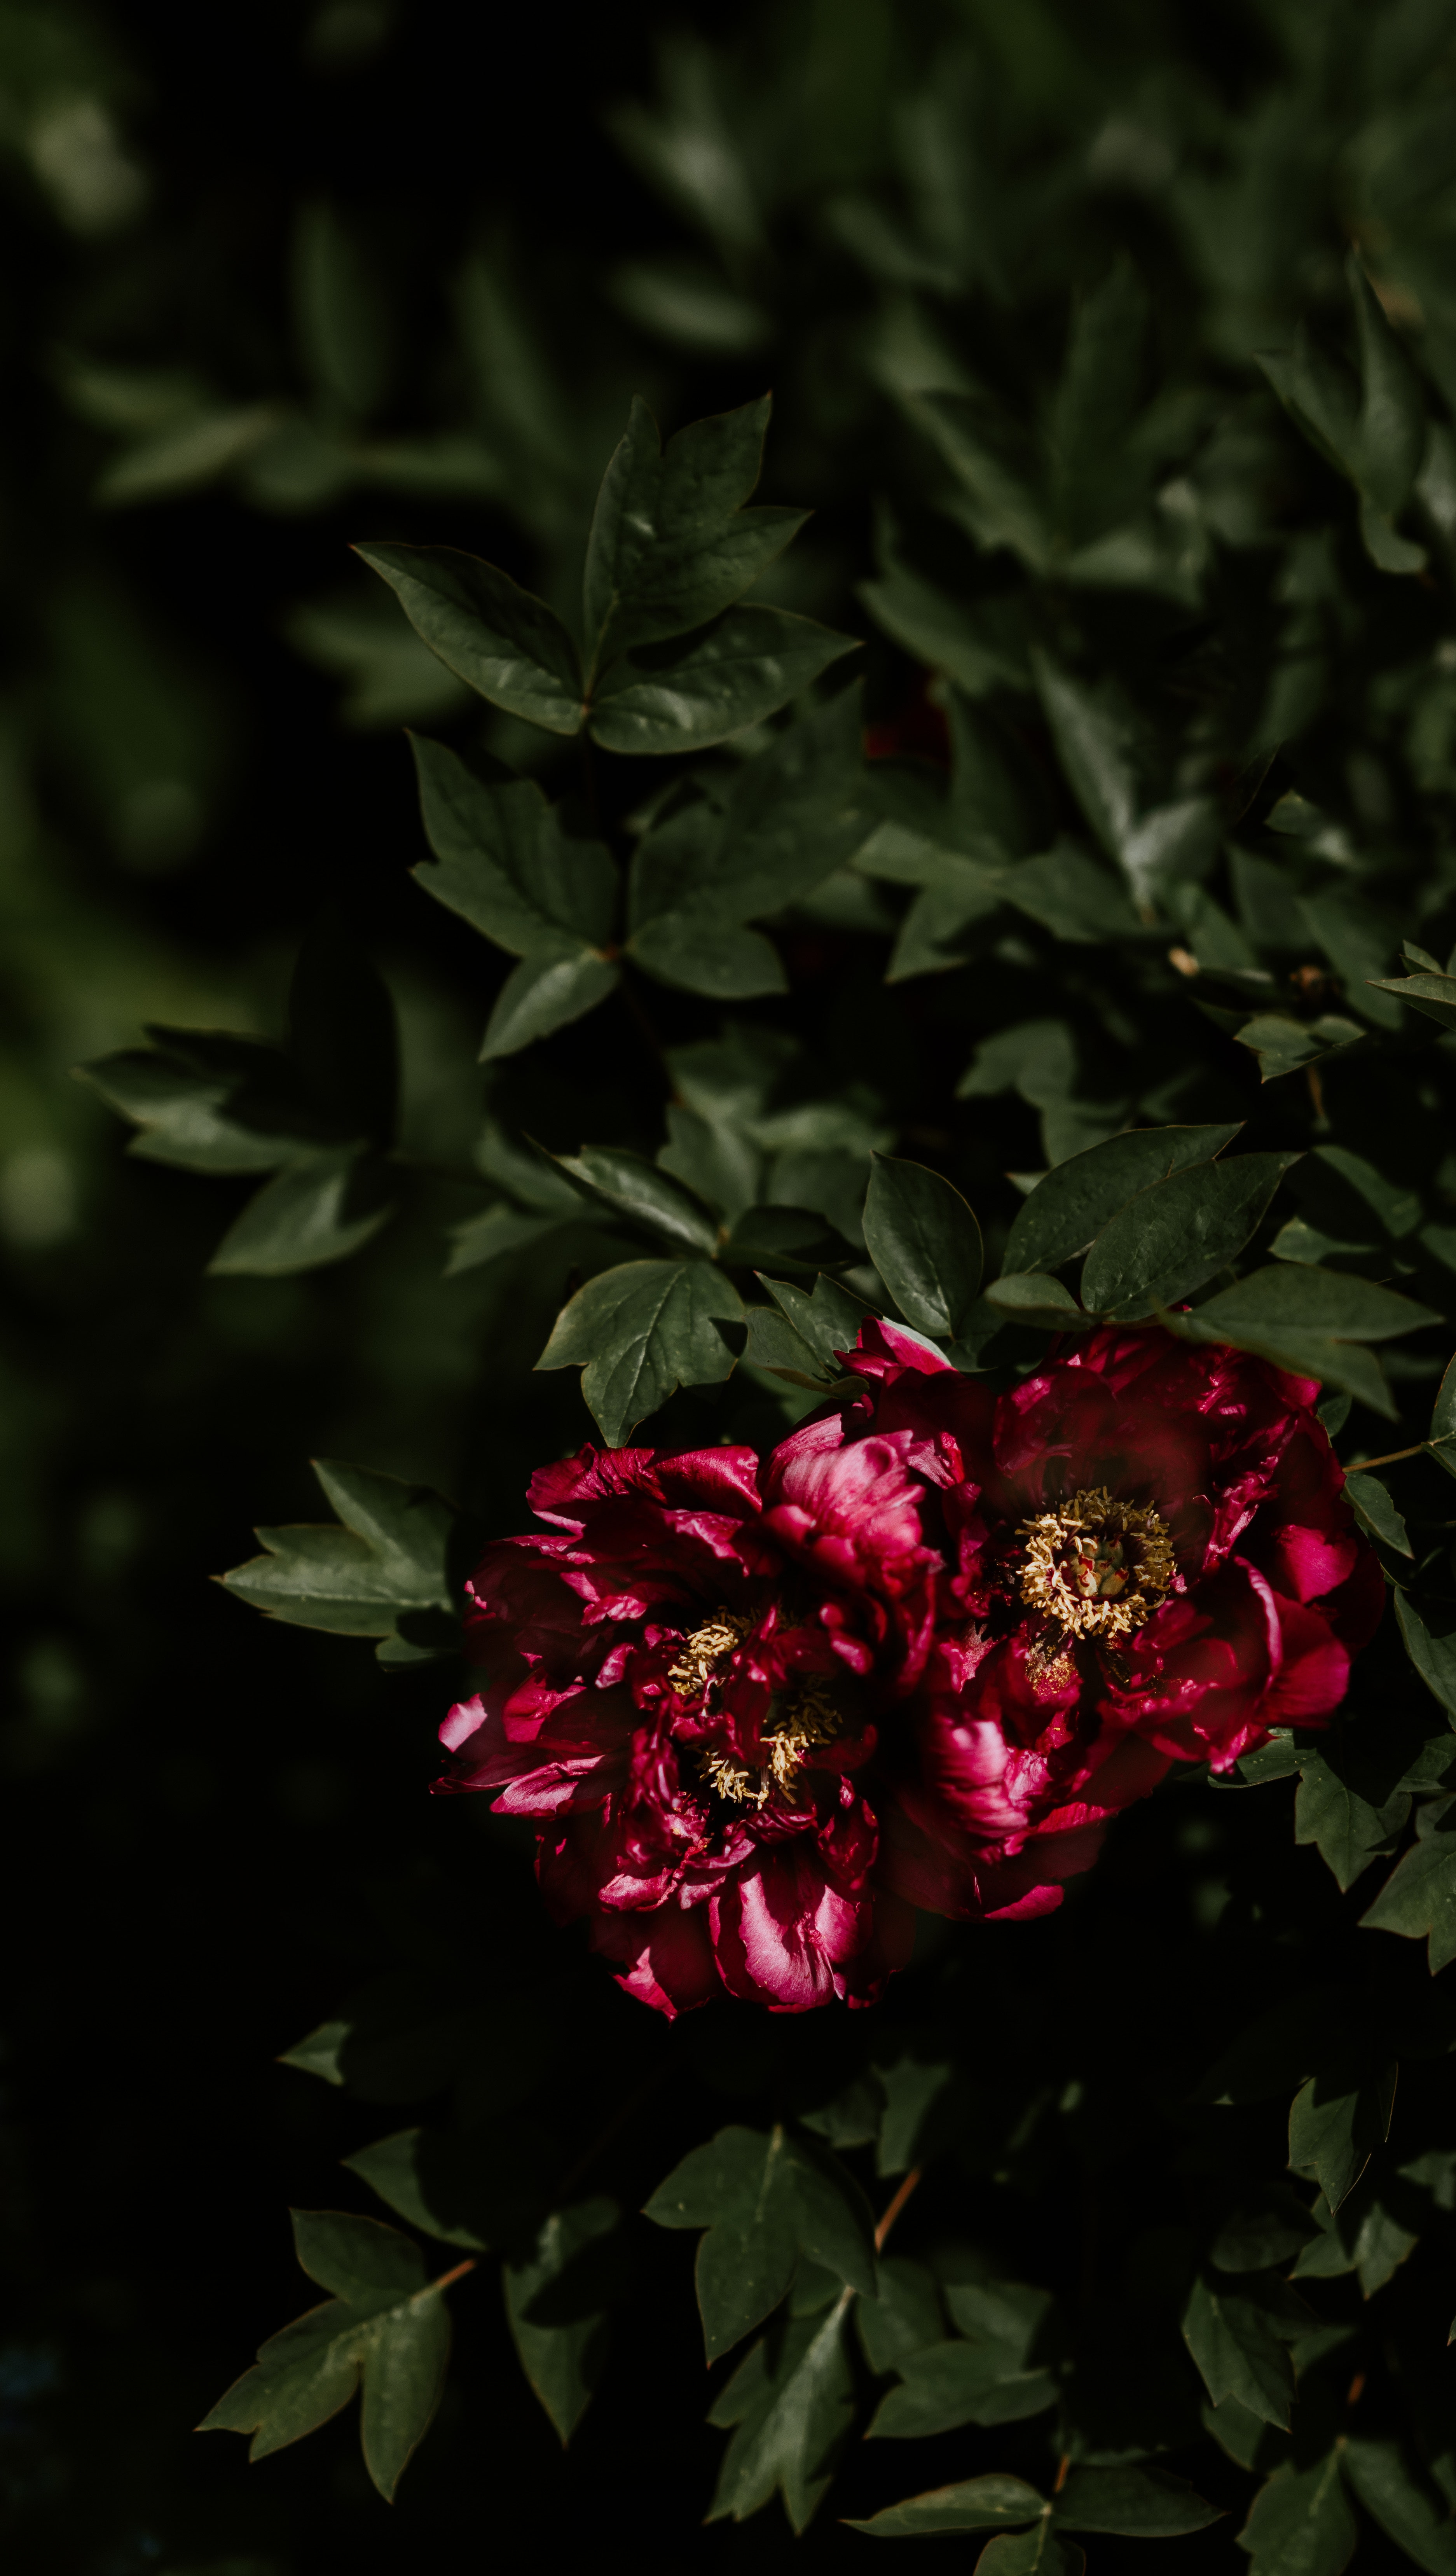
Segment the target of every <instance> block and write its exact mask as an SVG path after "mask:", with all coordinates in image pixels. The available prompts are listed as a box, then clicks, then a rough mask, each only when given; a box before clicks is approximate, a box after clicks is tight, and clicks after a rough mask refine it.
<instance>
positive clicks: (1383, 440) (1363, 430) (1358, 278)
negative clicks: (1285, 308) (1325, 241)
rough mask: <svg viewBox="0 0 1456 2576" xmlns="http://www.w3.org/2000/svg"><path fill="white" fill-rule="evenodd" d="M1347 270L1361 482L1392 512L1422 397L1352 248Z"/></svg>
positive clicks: (1412, 458)
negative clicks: (1355, 338)
mask: <svg viewBox="0 0 1456 2576" xmlns="http://www.w3.org/2000/svg"><path fill="white" fill-rule="evenodd" d="M1345 275H1346V280H1347V282H1348V285H1349V289H1350V293H1351V296H1352V297H1353V299H1354V304H1355V323H1356V328H1357V330H1358V332H1359V337H1360V386H1361V404H1360V418H1359V423H1358V426H1357V430H1356V441H1357V453H1358V458H1359V475H1360V481H1361V484H1362V486H1363V487H1364V489H1365V491H1366V492H1367V493H1368V494H1369V496H1370V498H1371V500H1372V501H1373V502H1374V504H1375V506H1376V508H1377V509H1378V510H1380V511H1382V512H1384V513H1385V514H1386V515H1387V516H1391V515H1393V514H1394V512H1396V511H1397V510H1403V509H1404V507H1405V505H1406V503H1407V501H1408V500H1409V499H1410V496H1411V489H1412V486H1413V485H1414V483H1415V479H1416V475H1417V473H1418V472H1419V470H1420V464H1421V459H1422V457H1423V456H1424V454H1425V449H1426V429H1427V423H1426V405H1425V397H1424V395H1423V393H1422V390H1421V380H1420V377H1419V376H1418V374H1417V373H1416V370H1415V367H1414V365H1413V364H1412V362H1411V359H1410V357H1409V355H1408V354H1407V351H1406V349H1405V347H1404V344H1403V343H1402V342H1401V341H1400V340H1399V339H1398V338H1397V336H1396V334H1395V332H1394V331H1393V330H1392V329H1391V326H1390V324H1389V322H1388V321H1387V320H1386V317H1385V312H1384V309H1383V307H1382V305H1381V303H1380V300H1379V298H1378V296H1377V295H1376V294H1375V292H1374V290H1373V288H1372V286H1371V284H1370V280H1369V278H1368V277H1367V276H1366V274H1365V271H1364V269H1363V268H1362V267H1361V265H1360V261H1359V258H1358V257H1357V255H1356V254H1355V253H1354V252H1352V253H1351V255H1350V257H1349V260H1348V261H1347V263H1346V268H1345ZM1411 551H1412V552H1413V553H1419V555H1420V559H1421V562H1422V563H1424V561H1425V553H1424V550H1423V549H1421V548H1412V549H1411ZM1376 561H1377V562H1378V561H1379V557H1378V556H1377V557H1376ZM1418 568H1419V567H1418V566H1417V565H1414V564H1412V565H1411V566H1409V567H1408V569H1410V570H1411V571H1415V570H1417V569H1418Z"/></svg>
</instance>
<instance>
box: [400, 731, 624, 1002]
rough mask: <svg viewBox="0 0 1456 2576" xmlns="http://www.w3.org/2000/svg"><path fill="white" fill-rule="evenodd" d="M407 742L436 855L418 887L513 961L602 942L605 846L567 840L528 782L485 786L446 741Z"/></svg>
mask: <svg viewBox="0 0 1456 2576" xmlns="http://www.w3.org/2000/svg"><path fill="white" fill-rule="evenodd" d="M412 740H413V748H414V755H415V766H416V769H417V771H418V774H419V789H420V813H421V816H422V819H423V822H424V827H425V836H426V839H427V840H428V841H429V844H430V847H431V849H432V850H433V851H434V853H435V858H434V863H433V864H432V863H431V862H430V861H428V860H426V861H425V862H423V863H422V865H421V866H419V867H417V868H416V869H415V870H414V875H415V878H416V880H417V882H418V883H419V884H420V885H422V886H423V887H424V889H425V892H426V893H427V894H432V895H433V896H434V897H435V900H436V902H437V903H443V904H447V905H448V906H449V908H450V910H451V911H452V912H457V913H459V914H460V916H461V918H462V920H465V921H468V922H469V923H470V926H471V928H472V929H473V930H478V931H480V932H481V933H482V934H483V935H484V937H485V938H487V939H492V940H494V941H495V943H496V946H497V947H499V948H504V949H507V950H508V951H509V952H510V954H511V955H512V956H513V957H534V956H538V955H546V956H553V957H580V955H581V953H582V951H583V949H590V950H593V951H599V950H601V949H602V948H603V947H605V945H606V944H607V942H608V941H609V940H610V938H611V936H612V923H613V916H614V913H615V910H616V901H617V871H616V869H615V867H614V866H613V864H612V860H611V857H610V855H609V853H608V852H607V851H606V850H605V849H604V848H603V847H602V844H601V843H600V842H599V841H578V840H573V839H572V837H571V836H570V834H569V833H567V832H566V831H565V830H564V828H563V826H562V821H561V810H560V808H559V806H555V805H548V804H547V802H546V799H545V797H544V796H543V794H542V792H541V790H540V788H539V787H538V786H537V785H536V783H535V781H534V780H533V779H525V778H512V779H505V780H502V781H501V782H499V783H498V784H487V783H486V782H485V781H483V780H482V779H479V778H477V777H476V776H475V773H474V772H473V770H470V769H467V767H466V765H465V763H464V761H463V760H462V759H461V758H460V756H459V754H458V753H457V752H453V751H449V750H447V749H446V747H445V745H444V744H443V743H439V742H431V741H429V740H428V739H427V738H426V737H425V736H423V735H418V734H417V735H415V736H413V737H412Z"/></svg>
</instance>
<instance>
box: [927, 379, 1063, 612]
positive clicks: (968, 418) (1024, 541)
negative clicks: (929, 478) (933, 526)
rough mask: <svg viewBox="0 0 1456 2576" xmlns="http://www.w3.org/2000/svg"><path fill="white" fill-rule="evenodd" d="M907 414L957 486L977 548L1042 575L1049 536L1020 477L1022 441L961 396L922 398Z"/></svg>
mask: <svg viewBox="0 0 1456 2576" xmlns="http://www.w3.org/2000/svg"><path fill="white" fill-rule="evenodd" d="M911 409H912V412H913V415H914V417H915V419H916V420H917V421H918V422H919V423H920V425H921V427H922V428H923V429H925V430H926V431H927V432H928V434H929V436H930V437H931V438H932V439H933V441H934V443H935V445H936V446H937V447H938V449H939V450H940V453H941V455H942V456H943V457H944V459H945V461H946V463H947V465H948V466H949V467H950V468H951V471H952V473H953V474H954V475H955V476H956V478H957V480H958V481H959V483H960V485H961V489H962V491H963V493H964V495H965V503H966V512H965V515H966V519H967V523H968V524H969V525H970V527H971V528H972V529H973V531H974V534H975V537H976V541H977V543H978V544H979V545H982V546H986V547H989V548H994V547H999V546H1007V547H1009V548H1010V549H1011V551H1012V552H1013V553H1015V554H1017V555H1019V556H1020V558H1021V560H1022V562H1023V563H1024V564H1025V565H1026V567H1027V569H1028V571H1030V572H1041V571H1043V570H1044V569H1045V568H1046V566H1047V563H1048V561H1049V559H1050V555H1051V550H1052V546H1051V532H1050V530H1049V528H1048V526H1047V521H1046V515H1045V512H1044V510H1043V508H1042V505H1041V503H1040V501H1039V500H1038V499H1037V498H1036V497H1035V495H1034V494H1033V493H1032V492H1031V490H1030V489H1029V488H1028V485H1027V483H1026V481H1025V478H1024V474H1023V472H1022V471H1021V466H1022V464H1023V462H1024V459H1025V453H1026V447H1025V440H1024V438H1022V439H1012V438H1010V437H1008V435H1007V430H1006V426H1005V424H1003V423H1002V422H1000V421H998V420H996V419H995V418H994V416H993V415H992V414H991V412H990V410H989V407H988V406H987V405H986V404H985V403H983V402H981V401H979V400H975V399H970V398H968V397H966V396H965V395H962V394H952V393H923V394H920V395H918V396H917V397H916V399H915V401H914V403H913V404H912V406H911ZM1017 451H1019V453H1017ZM1013 456H1015V458H1016V461H1014V462H1013V461H1012V460H1013Z"/></svg>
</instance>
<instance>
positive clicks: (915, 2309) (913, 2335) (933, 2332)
mask: <svg viewBox="0 0 1456 2576" xmlns="http://www.w3.org/2000/svg"><path fill="white" fill-rule="evenodd" d="M880 2107H881V2105H880V2103H879V2101H878V2100H876V2103H875V2112H876V2115H878V2112H879V2109H880ZM878 2125H879V2121H878V2116H876V2117H875V2119H874V2123H873V2126H872V2127H871V2130H870V2135H871V2136H873V2134H874V2129H875V2128H877V2127H878ZM843 2143H844V2144H845V2145H850V2144H851V2143H854V2142H853V2141H851V2140H850V2139H848V2138H846V2139H845V2140H844V2141H843ZM878 2270H879V2296H878V2297H877V2298H873V2299H868V2298H860V2299H859V2300H858V2301H857V2302H856V2304H855V2311H854V2321H855V2325H856V2327H857V2328H858V2331H859V2339H860V2342H861V2344H862V2345H863V2346H864V2354H865V2359H866V2361H867V2362H868V2363H869V2366H870V2368H871V2370H873V2371H876V2372H881V2373H882V2372H885V2371H889V2370H898V2369H899V2368H900V2367H901V2365H902V2363H904V2362H906V2361H908V2360H909V2358H910V2355H911V2354H912V2353H916V2352H923V2351H924V2350H925V2347H926V2345H927V2344H933V2343H944V2341H945V2319H944V2317H943V2316H942V2314H941V2306H940V2294H939V2292H938V2291H937V2289H936V2286H935V2281H934V2279H933V2277H932V2275H931V2274H930V2273H929V2272H927V2271H926V2269H925V2266H924V2265H923V2264H922V2263H911V2262H909V2261H907V2260H906V2257H905V2256H904V2255H903V2254H887V2255H882V2256H881V2257H880V2261H879V2266H878Z"/></svg>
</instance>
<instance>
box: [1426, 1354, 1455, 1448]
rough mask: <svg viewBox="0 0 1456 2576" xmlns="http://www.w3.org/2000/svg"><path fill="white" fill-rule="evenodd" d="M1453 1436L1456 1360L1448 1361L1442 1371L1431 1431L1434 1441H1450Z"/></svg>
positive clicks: (1432, 1410) (1433, 1409)
mask: <svg viewBox="0 0 1456 2576" xmlns="http://www.w3.org/2000/svg"><path fill="white" fill-rule="evenodd" d="M1453 1435H1456V1359H1450V1360H1448V1361H1447V1362H1446V1366H1445V1368H1444V1370H1443V1371H1442V1375H1441V1383H1440V1385H1439V1387H1438V1388H1437V1389H1436V1401H1435V1403H1434V1404H1433V1405H1432V1407H1431V1429H1430V1437H1431V1439H1432V1440H1449V1439H1450V1438H1451V1437H1452V1436H1453Z"/></svg>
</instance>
